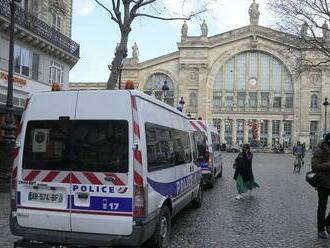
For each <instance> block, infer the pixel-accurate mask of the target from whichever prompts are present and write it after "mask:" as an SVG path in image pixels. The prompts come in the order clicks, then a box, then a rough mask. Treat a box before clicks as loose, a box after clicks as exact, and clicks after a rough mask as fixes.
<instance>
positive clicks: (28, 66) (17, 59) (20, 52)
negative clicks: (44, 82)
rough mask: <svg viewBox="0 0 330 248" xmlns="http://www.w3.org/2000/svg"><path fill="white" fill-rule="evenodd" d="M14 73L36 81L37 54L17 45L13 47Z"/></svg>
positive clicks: (37, 68) (37, 72) (37, 70)
mask: <svg viewBox="0 0 330 248" xmlns="http://www.w3.org/2000/svg"><path fill="white" fill-rule="evenodd" d="M14 71H15V72H16V73H18V74H21V75H23V76H26V77H32V79H34V80H38V75H39V54H36V53H33V52H31V51H30V50H28V49H26V48H24V47H21V46H19V45H15V46H14Z"/></svg>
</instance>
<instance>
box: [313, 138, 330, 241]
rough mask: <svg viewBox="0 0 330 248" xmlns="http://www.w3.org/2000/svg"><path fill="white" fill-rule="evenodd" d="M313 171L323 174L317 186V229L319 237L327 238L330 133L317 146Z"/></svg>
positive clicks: (329, 219) (329, 227)
mask: <svg viewBox="0 0 330 248" xmlns="http://www.w3.org/2000/svg"><path fill="white" fill-rule="evenodd" d="M312 171H313V172H315V173H316V174H318V175H319V176H321V179H322V181H321V182H320V184H321V186H320V187H318V188H317V193H318V198H319V200H318V209H317V229H318V237H319V238H322V239H327V234H326V232H325V229H326V231H327V233H328V234H330V213H329V215H328V217H327V218H326V217H325V216H326V210H327V203H328V197H329V195H330V133H328V134H327V135H326V136H325V137H324V140H323V141H322V142H321V143H320V144H319V145H318V146H317V147H316V148H315V150H314V151H313V156H312Z"/></svg>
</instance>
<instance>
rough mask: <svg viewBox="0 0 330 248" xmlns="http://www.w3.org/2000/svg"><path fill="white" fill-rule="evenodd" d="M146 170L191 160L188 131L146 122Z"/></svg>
mask: <svg viewBox="0 0 330 248" xmlns="http://www.w3.org/2000/svg"><path fill="white" fill-rule="evenodd" d="M146 141H147V158H148V170H149V171H153V170H159V169H164V168H168V167H171V166H175V165H180V164H185V163H189V162H191V148H190V138H189V133H188V132H184V131H181V130H176V129H173V128H168V127H163V126H160V125H155V124H151V123H146Z"/></svg>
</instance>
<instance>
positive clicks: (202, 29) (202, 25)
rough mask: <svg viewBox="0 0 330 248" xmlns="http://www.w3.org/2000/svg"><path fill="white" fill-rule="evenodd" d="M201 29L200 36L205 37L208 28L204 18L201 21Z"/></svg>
mask: <svg viewBox="0 0 330 248" xmlns="http://www.w3.org/2000/svg"><path fill="white" fill-rule="evenodd" d="M201 31H202V36H203V37H207V33H208V28H207V24H206V22H205V20H203V23H202V24H201Z"/></svg>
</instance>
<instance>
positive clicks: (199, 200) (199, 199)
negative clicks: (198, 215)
mask: <svg viewBox="0 0 330 248" xmlns="http://www.w3.org/2000/svg"><path fill="white" fill-rule="evenodd" d="M191 204H192V205H193V207H194V208H200V207H201V206H202V204H203V184H200V185H199V189H198V193H197V197H196V198H195V199H193V200H192V201H191Z"/></svg>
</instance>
